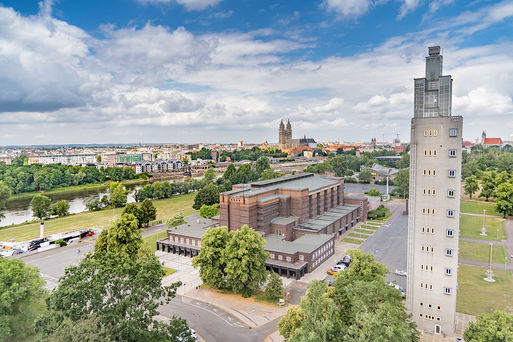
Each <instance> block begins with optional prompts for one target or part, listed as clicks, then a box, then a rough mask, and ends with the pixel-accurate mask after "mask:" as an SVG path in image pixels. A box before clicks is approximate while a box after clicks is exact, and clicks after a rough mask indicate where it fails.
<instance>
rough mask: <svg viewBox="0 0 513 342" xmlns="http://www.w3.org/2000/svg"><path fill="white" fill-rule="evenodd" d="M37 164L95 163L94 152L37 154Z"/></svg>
mask: <svg viewBox="0 0 513 342" xmlns="http://www.w3.org/2000/svg"><path fill="white" fill-rule="evenodd" d="M39 164H41V165H48V164H61V165H86V164H96V154H60V155H59V154H57V155H48V156H39Z"/></svg>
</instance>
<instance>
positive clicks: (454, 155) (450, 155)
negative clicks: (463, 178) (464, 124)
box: [449, 149, 456, 158]
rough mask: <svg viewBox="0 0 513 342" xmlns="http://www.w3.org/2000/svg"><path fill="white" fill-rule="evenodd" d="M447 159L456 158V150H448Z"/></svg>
mask: <svg viewBox="0 0 513 342" xmlns="http://www.w3.org/2000/svg"><path fill="white" fill-rule="evenodd" d="M449 157H451V158H455V157H456V150H455V149H450V150H449Z"/></svg>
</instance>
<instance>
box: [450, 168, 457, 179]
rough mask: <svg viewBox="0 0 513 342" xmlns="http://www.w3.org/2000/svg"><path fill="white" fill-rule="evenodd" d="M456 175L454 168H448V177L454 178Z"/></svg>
mask: <svg viewBox="0 0 513 342" xmlns="http://www.w3.org/2000/svg"><path fill="white" fill-rule="evenodd" d="M455 177H456V170H449V178H455Z"/></svg>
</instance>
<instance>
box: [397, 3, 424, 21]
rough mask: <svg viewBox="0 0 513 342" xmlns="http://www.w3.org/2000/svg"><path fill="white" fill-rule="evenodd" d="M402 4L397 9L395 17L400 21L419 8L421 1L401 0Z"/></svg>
mask: <svg viewBox="0 0 513 342" xmlns="http://www.w3.org/2000/svg"><path fill="white" fill-rule="evenodd" d="M402 1H403V3H402V5H401V7H400V8H399V15H398V16H397V17H398V18H399V19H402V18H404V17H405V16H406V14H408V12H412V11H414V10H415V9H416V8H417V7H419V6H420V4H421V3H422V0H402Z"/></svg>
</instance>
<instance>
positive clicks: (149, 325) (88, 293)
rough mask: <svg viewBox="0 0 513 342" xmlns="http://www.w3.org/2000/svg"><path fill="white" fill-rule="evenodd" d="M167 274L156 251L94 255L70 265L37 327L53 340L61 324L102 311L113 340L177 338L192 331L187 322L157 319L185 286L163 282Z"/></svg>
mask: <svg viewBox="0 0 513 342" xmlns="http://www.w3.org/2000/svg"><path fill="white" fill-rule="evenodd" d="M163 275H164V271H163V270H162V267H161V265H160V262H159V261H158V259H157V258H156V257H154V256H148V257H142V258H135V259H134V258H128V257H127V256H125V255H123V254H120V253H108V252H107V253H104V254H100V255H97V254H94V255H88V256H86V257H85V258H84V259H83V260H82V261H81V263H80V264H79V265H78V266H71V267H68V268H67V269H66V271H65V274H64V276H63V277H62V278H61V279H60V282H59V286H58V287H57V288H56V289H55V290H54V291H53V292H52V294H51V295H50V297H49V298H48V300H47V306H48V310H49V312H48V313H47V314H45V315H44V316H42V317H40V318H39V319H38V321H37V322H36V327H37V330H38V332H40V333H41V335H42V337H43V338H44V339H45V340H48V337H49V336H51V335H52V334H53V333H54V332H55V331H57V330H59V329H60V328H61V325H68V326H69V324H70V323H69V322H71V325H77V324H80V322H81V321H83V320H91V319H93V320H94V318H92V317H97V318H98V321H97V322H101V326H102V327H103V328H104V329H105V332H106V333H107V334H108V336H109V338H110V340H113V341H128V342H131V341H164V340H167V341H169V340H173V341H176V340H177V336H179V335H181V334H184V333H186V329H187V324H186V322H185V321H184V320H182V319H178V318H173V319H172V324H167V323H163V322H161V321H159V320H156V319H155V316H157V315H158V310H157V309H158V307H159V306H160V305H162V304H165V303H169V301H170V300H171V299H172V298H173V297H174V296H175V294H176V288H177V287H178V286H180V283H179V282H178V283H174V284H171V285H170V286H163V285H162V276H163ZM61 329H62V328H61ZM189 341H190V339H189Z"/></svg>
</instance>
